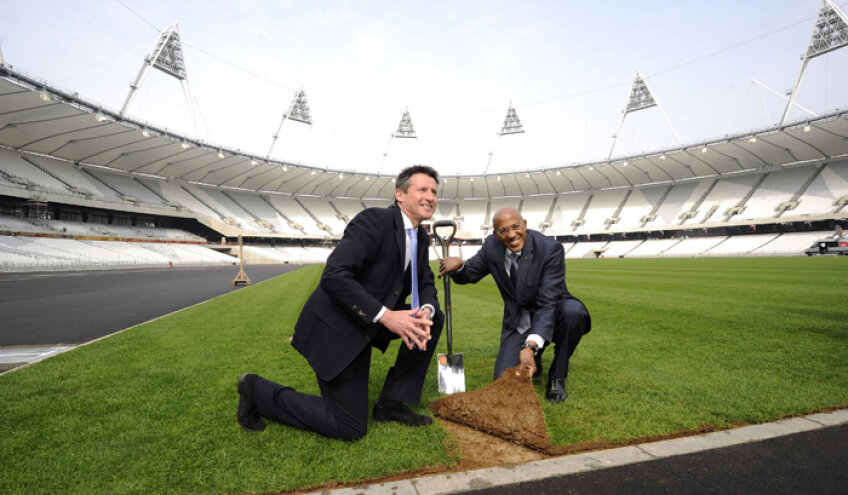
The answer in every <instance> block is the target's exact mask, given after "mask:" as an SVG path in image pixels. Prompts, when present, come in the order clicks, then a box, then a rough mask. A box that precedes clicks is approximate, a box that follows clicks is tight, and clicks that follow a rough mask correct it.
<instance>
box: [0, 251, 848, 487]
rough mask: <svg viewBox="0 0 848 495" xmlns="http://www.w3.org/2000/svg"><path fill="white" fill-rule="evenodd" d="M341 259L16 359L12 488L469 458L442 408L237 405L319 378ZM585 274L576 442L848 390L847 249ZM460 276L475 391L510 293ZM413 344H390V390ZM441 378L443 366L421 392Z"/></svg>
mask: <svg viewBox="0 0 848 495" xmlns="http://www.w3.org/2000/svg"><path fill="white" fill-rule="evenodd" d="M321 268H322V267H320V266H307V267H304V268H302V269H300V270H296V271H294V272H291V273H288V274H286V275H283V276H280V277H277V278H275V279H272V280H269V281H266V282H263V283H260V284H256V285H252V286H250V287H247V288H244V289H242V290H239V291H237V292H234V293H231V294H228V295H226V296H222V297H219V298H217V299H214V300H212V301H209V302H207V303H204V304H201V305H198V306H195V307H192V308H189V309H186V310H184V311H182V312H179V313H177V314H174V315H172V316H169V317H166V318H163V319H160V320H157V321H154V322H151V323H148V324H145V325H142V326H139V327H136V328H133V329H131V330H129V331H126V332H123V333H120V334H117V335H115V336H113V337H110V338H108V339H105V340H102V341H99V342H96V343H93V344H91V345H87V346H84V347H81V348H78V349H76V350H74V351H72V352H68V353H65V354H62V355H59V356H57V357H54V358H51V359H48V360H46V361H44V362H41V363H38V364H36V365H33V366H30V367H27V368H24V369H21V370H18V371H14V372H11V373H6V374H4V375H0V404H2V406H0V407H2V414H0V452H1V453H2V459H3V461H2V463H0V493H10V494H11V493H15V494H17V493H20V494H33V493H86V494H87V493H103V494H129V493H139V494H141V493H144V494H147V493H180V494H183V493H197V494H217V493H255V492H258V493H262V492H269V491H281V490H294V489H298V488H304V487H316V488H317V487H320V486H322V485H324V484H326V483H331V482H346V481H360V480H367V479H373V478H375V477H379V476H384V475H387V474H393V473H401V472H413V471H416V470H421V469H424V468H427V467H438V466H446V465H451V464H452V463H454V462H456V459H455V453H456V452H455V448H454V444H453V443H452V442H451V439H450V438H448V437H447V435H446V433H445V431H444V430H443V429H442V428H441V427H439V426H435V427H430V428H420V429H408V428H404V427H401V426H399V425H395V424H383V423H380V424H376V423H371V424H370V425H369V433H368V435H367V436H366V437H365V438H363V439H362V440H360V441H358V442H355V443H343V442H339V441H334V440H328V439H324V438H322V437H319V436H318V435H315V434H312V433H308V432H303V431H299V430H296V429H294V428H290V427H286V426H282V425H279V424H269V427H268V428H267V429H266V431H264V432H262V433H246V432H244V431H242V429H241V427H240V426H239V425H238V424H237V423H236V420H235V409H236V404H237V400H238V398H237V394H236V380H237V378H238V377H239V375H240V374H241V373H243V372H245V371H251V372H255V373H259V374H261V375H263V376H266V377H267V378H269V379H272V380H275V381H278V382H281V383H284V384H287V385H290V386H293V387H295V388H297V389H299V390H301V391H304V392H311V393H317V384H316V383H315V378H314V375H313V374H312V372H311V371H310V369H309V367H308V365H307V364H306V362H305V360H304V359H303V358H302V357H301V356H300V355H299V354H298V353H297V352H295V351H294V350H293V349H292V348H291V346H290V344H289V337H290V336H291V334H292V327H293V325H294V322H295V320H296V318H297V315H298V312H299V310H300V308H301V306H302V304H303V302H304V301H305V299H306V297H307V296H308V295H309V293H310V291H311V290H312V288H313V287H314V286H315V284H317V282H318V279H319V277H320V273H321ZM567 281H568V286H569V289H570V290H571V291H572V292H573V293H574V294H575V295H577V296H578V297H580V298H581V299H582V300H583V301H584V302H585V303H586V305H587V307H588V308H589V310H590V312H591V314H592V323H593V330H592V332H591V333H590V334H588V335H587V336H586V337H585V339H584V340H583V341H582V342H581V344H580V347H579V348H578V350H577V352H576V354H575V356H574V358H573V359H572V366H571V371H570V375H569V379H568V383H567V388H568V392H569V398H568V399H567V400H566V402H565V403H563V404H560V405H551V404H549V403H547V402H546V401H544V400H541V403H542V408H543V411H544V413H545V418H546V421H547V424H548V430H549V433H550V436H551V439H552V441H553V442H554V443H555V444H557V445H567V444H571V443H575V442H581V441H588V440H608V441H621V440H627V439H633V438H639V437H644V436H650V435H662V434H668V433H672V432H677V431H681V430H694V429H697V428H698V427H699V426H701V425H715V426H719V427H725V426H727V427H729V426H733V425H737V424H745V423H757V422H763V421H769V420H774V419H777V418H781V417H784V416H787V415H793V414H801V413H805V412H809V411H813V410H818V409H822V408H827V407H832V406H839V405H843V406H844V405H846V404H848V304H846V303H845V301H846V293H847V292H848V260H846V259H838V258H755V259H741V258H740V259H646V260H638V259H609V260H574V261H572V260H569V261H568V262H567ZM437 284H438V285H437V286H438V287H439V288H441V280H437ZM452 292H453V304H454V319H453V325H454V350H455V351H458V352H463V353H464V354H465V366H466V384H467V387H468V389H470V390H473V389H476V388H480V387H483V386H485V385H486V384H488V383H490V380H491V374H492V367H493V365H494V359H495V354H496V352H497V345H498V335H499V331H500V316H501V312H502V305H501V302H500V297H499V295H498V293H497V289H496V288H495V286H494V283H493V282H492V280H491V278H487V279H485V280H484V281H482V282H481V283H479V284H477V285H475V286H456V285H454V286H453V288H452ZM396 346H397V344H394V345H393V346H392V347H391V348H390V350H389V352H388V353H387V354H386V355H382V354H379V353H378V352H375V354H374V358H373V360H372V374H371V375H372V376H371V389H370V395H371V400H372V402H373V400H375V399H376V397H377V395H378V394H379V390H380V386H381V385H382V380H383V377H384V376H385V373H386V371H387V370H388V368H389V366H391V363H392V361H393V359H394V351H395V350H396V348H397V347H396ZM444 348H445V346H444V342H442V343H440V345H439V350H440V351H441V352H443V351H444ZM551 359H553V353H552V352H550V351H549V352H548V353H547V354H546V355H545V364H546V365H547V364H549V363H550V360H551ZM543 389H544V381H538V382H537V383H536V391H537V394H538V396H539V397H540V398H542V397H543ZM438 397H439V394H438V393H437V391H436V370H435V367H432V368H431V370H430V374H429V377H428V383H427V384H426V385H425V392H424V397H423V401H422V404H421V406H420V407H418V411H420V412H425V413H429V409H428V408H427V404H428V403H429V402H430V401H432V400H435V399H436V398H438Z"/></svg>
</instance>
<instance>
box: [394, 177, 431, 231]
mask: <svg viewBox="0 0 848 495" xmlns="http://www.w3.org/2000/svg"><path fill="white" fill-rule="evenodd" d="M436 192H437V189H436V181H435V179H433V178H432V177H430V176H429V175H427V174H415V175H413V176H412V177H410V179H409V188H407V190H406V191H405V192H404V191H403V190H402V189H395V199H396V200H397V204H398V207H400V209H401V210H403V212H404V213H406V216H407V217H409V219H410V220H412V223H413V224H414V225H415V226H416V227H417V226H418V225H419V224H420V223H421V222H422V221H424V220H429V219H430V218H431V217H432V216H433V213H435V212H436V202H437V200H436Z"/></svg>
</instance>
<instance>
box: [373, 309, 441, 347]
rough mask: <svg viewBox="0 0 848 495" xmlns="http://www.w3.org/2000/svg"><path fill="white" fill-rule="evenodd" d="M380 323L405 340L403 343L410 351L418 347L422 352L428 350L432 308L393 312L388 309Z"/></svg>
mask: <svg viewBox="0 0 848 495" xmlns="http://www.w3.org/2000/svg"><path fill="white" fill-rule="evenodd" d="M379 322H380V323H381V324H382V325H383V326H384V327H386V328H388V329H389V331H390V332H392V333H394V334H396V335H398V336H399V337H400V338H401V339H403V343H404V344H405V345H406V347H408V348H409V349H410V350H411V349H412V348H413V346H416V345H417V346H418V348H419V349H421V350H422V351H426V350H427V341H428V340H430V338H431V337H430V326H431V325H433V322H432V320H430V308H426V309H420V308H413V309H410V310H401V311H392V310H390V309H387V310H386V311H385V313H383V316H381V317H380V319H379Z"/></svg>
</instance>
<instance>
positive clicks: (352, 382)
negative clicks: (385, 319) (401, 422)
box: [253, 312, 444, 441]
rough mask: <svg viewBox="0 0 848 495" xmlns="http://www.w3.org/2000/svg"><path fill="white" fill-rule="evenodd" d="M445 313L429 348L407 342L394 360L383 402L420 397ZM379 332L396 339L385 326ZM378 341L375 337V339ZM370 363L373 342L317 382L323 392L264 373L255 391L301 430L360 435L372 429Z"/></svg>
mask: <svg viewBox="0 0 848 495" xmlns="http://www.w3.org/2000/svg"><path fill="white" fill-rule="evenodd" d="M443 321H444V317H443V316H442V314H441V312H437V314H436V316H435V317H434V318H433V326H432V327H430V335H431V337H432V338H431V339H430V341H429V342H428V343H427V350H426V351H419V350H415V349H413V350H409V349H407V347H406V346H405V345H403V344H401V345H400V348H399V349H398V353H397V357H396V358H395V364H394V366H392V367H391V368H390V369H389V372H388V374H387V375H386V381H385V382H384V383H383V390H382V392H381V393H380V398H379V399H378V402H380V403H383V404H391V403H406V404H417V403H418V402H419V401H420V400H421V390H422V388H423V386H424V379H425V377H426V375H427V370H428V369H429V367H430V362H431V361H432V358H433V353H434V352H435V350H436V344H438V342H439V336H440V335H441V332H442V325H443ZM381 332H384V333H383V334H382V335H380V336H379V337H381V338H383V339H396V338H399V337H398V336H397V335H395V334H393V333H391V332H389V331H388V330H386V329H385V328H384V329H383V330H382V331H381ZM375 340H376V339H375ZM370 368H371V346H367V347H365V349H363V350H362V352H360V353H359V355H358V356H357V357H356V358H355V359H354V360H353V362H351V364H350V365H349V366H348V367H347V368H345V369H344V370H343V371H342V372H341V373H340V374H339V375H338V376H337V377H335V378H333V379H332V380H328V381H324V380H321V379H320V378H317V376H316V379H317V380H318V386H319V387H320V388H321V395H320V396H316V395H309V394H304V393H301V392H298V391H297V390H295V389H293V388H291V387H286V386H284V385H280V384H277V383H274V382H272V381H270V380H266V379H264V378H260V379H259V380H257V381H256V386H255V388H254V390H253V395H254V397H256V403H257V407H258V410H259V414H260V415H262V416H264V417H266V418H269V419H273V420H275V421H279V422H280V423H284V424H287V425H290V426H294V427H295V428H300V429H302V430H307V431H314V432H316V433H319V434H321V435H324V436H325V437H329V438H337V439H340V440H348V441H352V440H357V439H359V438H361V437H362V436H364V435H365V433H366V432H367V431H368V377H369V372H370Z"/></svg>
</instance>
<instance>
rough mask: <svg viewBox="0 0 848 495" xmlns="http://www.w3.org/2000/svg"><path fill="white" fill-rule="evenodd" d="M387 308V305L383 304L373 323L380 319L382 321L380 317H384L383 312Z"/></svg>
mask: <svg viewBox="0 0 848 495" xmlns="http://www.w3.org/2000/svg"><path fill="white" fill-rule="evenodd" d="M387 309H388V308H387V307H385V306H383V309H381V310H380V312H379V313H377V316H375V317H374V319H373V320H371V323H377V322H378V321H380V318H382V317H383V313H385V312H386V310H387Z"/></svg>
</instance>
